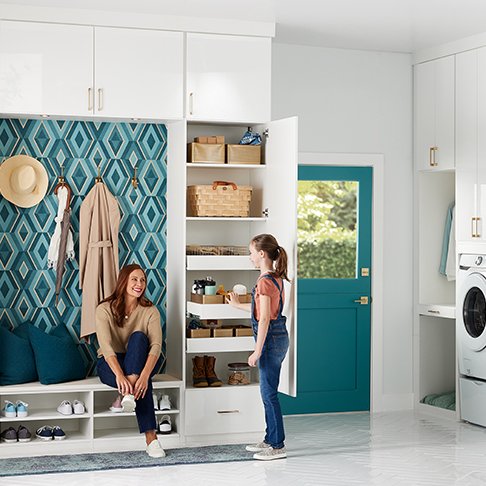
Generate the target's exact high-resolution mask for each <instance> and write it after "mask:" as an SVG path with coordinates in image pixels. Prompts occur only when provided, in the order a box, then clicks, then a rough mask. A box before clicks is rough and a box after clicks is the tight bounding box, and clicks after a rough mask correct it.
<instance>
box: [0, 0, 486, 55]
mask: <svg viewBox="0 0 486 486" xmlns="http://www.w3.org/2000/svg"><path fill="white" fill-rule="evenodd" d="M1 3H4V4H15V5H33V6H41V5H45V6H48V7H56V8H69V7H70V8H79V9H92V10H116V11H125V12H138V13H145V14H147V13H149V14H161V15H162V14H163V15H177V16H184V17H188V16H191V17H192V16H195V17H209V18H223V19H237V20H246V21H262V22H276V24H277V34H276V41H277V42H282V43H291V44H305V45H313V46H322V47H338V48H346V49H365V50H379V51H393V52H414V51H417V50H420V49H423V48H427V47H432V46H435V45H438V44H443V43H445V42H450V41H454V40H457V39H461V38H463V37H468V36H470V35H474V34H479V33H482V32H485V31H486V0H298V1H297V0H245V1H243V2H237V1H235V0H0V4H1Z"/></svg>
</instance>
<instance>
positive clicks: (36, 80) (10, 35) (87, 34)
mask: <svg viewBox="0 0 486 486" xmlns="http://www.w3.org/2000/svg"><path fill="white" fill-rule="evenodd" d="M92 87H93V28H92V27H86V26H76V25H57V24H41V23H39V24H38V23H31V22H11V21H3V20H2V21H0V113H4V114H8V113H11V114H32V115H42V114H49V115H79V116H86V115H89V114H90V113H91V111H90V110H89V108H90V107H91V101H90V98H91V95H92V93H91V92H90V91H89V90H90V89H92Z"/></svg>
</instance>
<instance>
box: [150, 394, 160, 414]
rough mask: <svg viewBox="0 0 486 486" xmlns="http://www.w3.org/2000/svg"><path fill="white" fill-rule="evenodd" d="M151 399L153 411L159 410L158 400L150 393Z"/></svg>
mask: <svg viewBox="0 0 486 486" xmlns="http://www.w3.org/2000/svg"><path fill="white" fill-rule="evenodd" d="M152 399H153V401H154V410H159V399H158V398H157V395H156V394H155V393H152Z"/></svg>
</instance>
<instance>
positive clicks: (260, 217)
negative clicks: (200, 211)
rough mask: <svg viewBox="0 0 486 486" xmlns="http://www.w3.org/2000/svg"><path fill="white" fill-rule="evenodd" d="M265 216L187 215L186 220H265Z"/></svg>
mask: <svg viewBox="0 0 486 486" xmlns="http://www.w3.org/2000/svg"><path fill="white" fill-rule="evenodd" d="M266 220H267V218H265V217H263V216H254V217H253V216H252V217H248V218H243V217H240V216H234V217H222V216H187V217H186V221H233V222H234V221H238V222H240V221H247V222H248V221H266Z"/></svg>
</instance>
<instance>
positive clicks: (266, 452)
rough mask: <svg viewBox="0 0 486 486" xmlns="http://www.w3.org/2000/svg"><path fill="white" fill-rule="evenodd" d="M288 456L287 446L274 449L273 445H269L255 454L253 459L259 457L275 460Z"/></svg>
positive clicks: (263, 459) (262, 459)
mask: <svg viewBox="0 0 486 486" xmlns="http://www.w3.org/2000/svg"><path fill="white" fill-rule="evenodd" d="M286 457H287V450H286V449H285V447H282V448H281V449H274V448H273V447H271V446H270V447H267V448H266V449H262V450H261V451H260V452H257V453H256V454H253V459H259V460H260V461H273V460H274V459H285V458H286Z"/></svg>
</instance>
